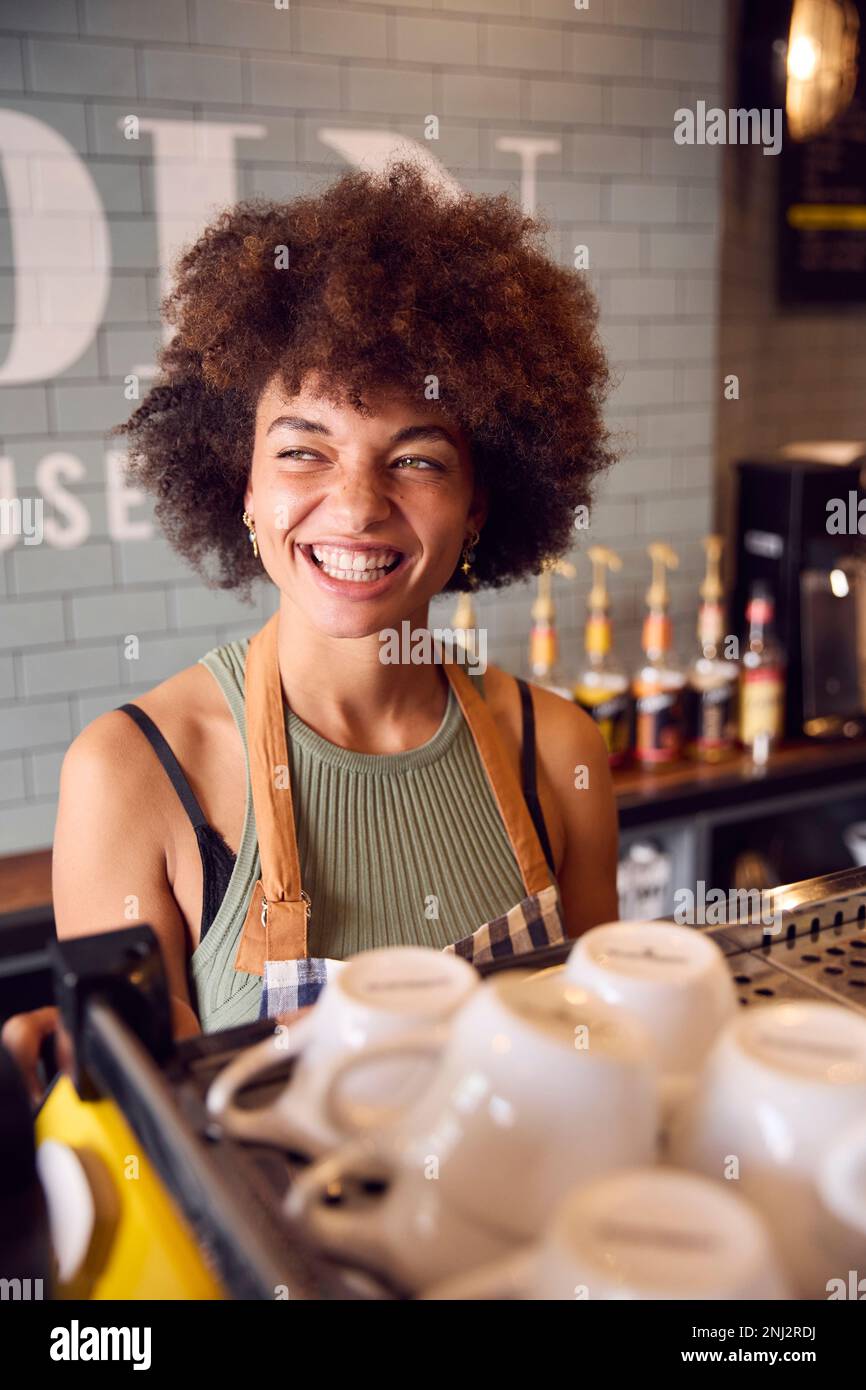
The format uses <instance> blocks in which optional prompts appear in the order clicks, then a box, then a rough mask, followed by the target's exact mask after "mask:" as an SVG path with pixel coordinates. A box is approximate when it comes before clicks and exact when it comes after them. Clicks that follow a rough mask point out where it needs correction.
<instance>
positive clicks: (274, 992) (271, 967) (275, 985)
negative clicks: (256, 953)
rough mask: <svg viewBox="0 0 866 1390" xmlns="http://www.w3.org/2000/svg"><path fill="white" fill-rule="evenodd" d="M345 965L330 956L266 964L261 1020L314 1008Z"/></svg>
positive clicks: (263, 978) (343, 962)
mask: <svg viewBox="0 0 866 1390" xmlns="http://www.w3.org/2000/svg"><path fill="white" fill-rule="evenodd" d="M344 965H345V961H342V960H330V959H329V958H328V957H327V956H305V957H302V958H301V959H300V960H266V961H265V973H264V975H263V976H262V1002H261V1006H260V1008H259V1018H273V1017H275V1015H276V1014H287V1013H291V1012H292V1011H293V1010H294V1009H303V1008H306V1006H307V1005H308V1004H315V1002H316V1000H317V999H318V997H319V995H320V994H321V992H322V990H323V989H324V988H325V985H326V984H327V983H328V981H329V980H331V979H333V977H334V975H335V974H336V973H337V971H338V970H342V968H343V966H344Z"/></svg>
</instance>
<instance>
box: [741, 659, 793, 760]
mask: <svg viewBox="0 0 866 1390" xmlns="http://www.w3.org/2000/svg"><path fill="white" fill-rule="evenodd" d="M784 714H785V680H784V673H783V672H782V671H781V670H779V668H778V667H775V666H762V667H759V668H758V670H757V671H744V672H743V684H742V691H741V695H740V741H741V742H742V743H745V744H746V745H747V746H750V745H751V744H752V743H754V741H755V739H756V738H757V737H758V736H759V735H761V734H769V735H770V737H771V738H781V736H782V731H783V728H784Z"/></svg>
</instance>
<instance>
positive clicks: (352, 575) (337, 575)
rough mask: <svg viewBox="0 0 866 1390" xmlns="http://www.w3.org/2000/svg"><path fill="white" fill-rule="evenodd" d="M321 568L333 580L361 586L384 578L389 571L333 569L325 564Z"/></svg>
mask: <svg viewBox="0 0 866 1390" xmlns="http://www.w3.org/2000/svg"><path fill="white" fill-rule="evenodd" d="M321 568H322V570H323V571H324V573H325V574H329V575H330V576H331V578H332V579H342V580H348V582H349V583H350V584H351V583H355V584H358V583H360V584H369V582H370V580H371V579H381V578H382V576H383V574H386V573H387V570H385V569H375V570H344V569H332V568H331V566H330V565H326V564H325V563H324V562H322V565H321Z"/></svg>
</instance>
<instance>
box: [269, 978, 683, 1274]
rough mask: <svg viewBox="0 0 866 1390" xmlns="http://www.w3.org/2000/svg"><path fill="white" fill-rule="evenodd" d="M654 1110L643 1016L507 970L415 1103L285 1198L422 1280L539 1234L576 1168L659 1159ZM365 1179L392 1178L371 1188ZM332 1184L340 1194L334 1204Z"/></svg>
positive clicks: (318, 1230)
mask: <svg viewBox="0 0 866 1390" xmlns="http://www.w3.org/2000/svg"><path fill="white" fill-rule="evenodd" d="M410 1045H417V1046H418V1047H419V1048H422V1047H423V1046H424V1038H423V1036H419V1037H418V1038H417V1039H416V1040H415V1043H414V1044H411V1043H410ZM657 1124H658V1079H657V1074H656V1069H655V1065H654V1062H653V1060H652V1057H651V1052H650V1047H649V1040H648V1038H647V1036H646V1033H645V1031H644V1029H643V1028H642V1026H641V1025H640V1023H638V1022H637V1020H635V1019H633V1018H631V1017H630V1016H629V1015H627V1014H625V1013H624V1012H623V1011H622V1010H619V1009H615V1008H613V1007H612V1006H611V1005H609V1004H606V1003H605V1002H604V1001H603V1000H601V999H598V998H597V997H595V996H594V995H591V994H589V993H588V992H587V991H586V990H584V989H582V988H580V987H579V986H577V985H573V984H570V983H569V982H568V981H566V980H564V979H563V978H562V976H550V975H548V976H536V977H535V978H533V977H532V976H531V974H530V973H529V972H527V971H516V970H515V971H507V972H503V973H502V974H499V975H495V976H493V977H492V978H491V979H490V980H488V981H485V982H484V983H483V984H482V985H481V987H480V988H479V989H478V990H476V992H475V994H474V995H473V997H472V998H471V999H470V1000H469V1002H468V1004H466V1006H465V1007H464V1008H463V1009H462V1010H461V1012H460V1014H459V1015H458V1017H457V1018H456V1019H455V1021H454V1024H453V1027H452V1029H451V1035H450V1037H449V1039H448V1042H447V1044H446V1047H445V1050H444V1052H443V1053H442V1056H441V1059H440V1061H439V1064H438V1067H437V1071H436V1074H435V1076H434V1078H433V1081H432V1083H431V1084H430V1085H429V1086H428V1087H427V1089H426V1091H425V1092H424V1095H423V1096H422V1097H421V1099H420V1100H419V1101H418V1103H417V1105H415V1106H414V1107H413V1108H412V1110H411V1111H408V1112H407V1113H406V1114H405V1115H404V1116H403V1118H402V1120H401V1121H400V1122H399V1123H398V1124H397V1125H396V1126H394V1127H393V1128H392V1129H391V1130H390V1131H389V1132H387V1133H382V1132H379V1133H378V1134H376V1135H370V1136H369V1137H368V1138H366V1139H364V1140H361V1141H359V1142H356V1143H355V1144H354V1145H351V1146H349V1147H347V1148H345V1149H343V1150H338V1151H336V1152H334V1153H332V1154H331V1155H330V1157H328V1158H325V1159H323V1160H321V1161H320V1162H319V1163H317V1164H314V1165H313V1167H312V1168H309V1169H308V1170H307V1171H306V1172H304V1173H302V1174H301V1175H300V1176H299V1178H298V1179H297V1180H296V1181H295V1183H294V1184H293V1186H292V1187H291V1189H290V1190H289V1193H288V1196H287V1200H286V1211H287V1214H288V1215H289V1217H290V1218H292V1219H293V1220H294V1222H295V1223H297V1224H298V1225H299V1226H300V1228H301V1229H302V1231H304V1232H305V1234H306V1235H307V1237H308V1238H310V1239H312V1241H313V1242H314V1243H317V1244H318V1245H319V1246H320V1247H321V1248H323V1249H325V1250H326V1251H328V1252H330V1253H331V1254H333V1255H336V1256H338V1257H342V1258H343V1259H344V1261H346V1262H348V1263H350V1264H360V1265H362V1266H365V1267H366V1268H368V1269H372V1270H374V1271H377V1272H379V1273H381V1274H384V1275H385V1276H387V1277H389V1278H390V1279H391V1280H392V1281H393V1282H394V1283H396V1284H398V1285H400V1286H401V1287H402V1288H403V1289H405V1290H407V1291H409V1290H411V1291H417V1290H418V1289H421V1288H424V1287H425V1286H426V1285H428V1284H430V1283H432V1282H434V1281H435V1280H439V1279H443V1278H447V1277H449V1276H450V1275H452V1274H454V1273H456V1272H457V1271H459V1270H465V1269H468V1268H472V1267H473V1266H474V1265H478V1264H481V1263H483V1262H484V1261H486V1260H489V1259H494V1258H498V1257H500V1256H501V1255H503V1254H505V1253H506V1252H507V1251H509V1250H511V1249H513V1248H514V1246H515V1245H518V1244H520V1243H524V1242H526V1241H527V1240H528V1239H530V1238H531V1237H534V1236H535V1235H536V1233H537V1232H538V1230H539V1229H540V1228H541V1226H542V1225H543V1223H544V1222H545V1221H546V1220H547V1218H548V1217H549V1215H550V1213H551V1211H552V1210H553V1208H554V1207H555V1205H556V1204H557V1202H558V1201H559V1200H560V1199H561V1198H562V1196H563V1194H564V1193H565V1192H566V1191H568V1189H569V1188H570V1187H571V1186H573V1185H574V1183H575V1182H578V1181H581V1180H584V1179H586V1178H589V1177H592V1176H594V1175H595V1174H597V1173H601V1172H604V1171H605V1170H607V1169H609V1168H616V1167H622V1166H632V1165H635V1164H641V1165H643V1164H646V1163H651V1162H654V1161H655V1158H656V1138H655V1136H656V1132H657ZM365 1179H366V1180H384V1182H385V1183H387V1188H386V1190H385V1191H384V1193H382V1192H380V1193H378V1194H377V1195H375V1196H370V1195H369V1194H366V1195H365V1194H364V1193H363V1191H361V1192H358V1191H357V1190H356V1185H357V1184H361V1185H363V1183H364V1180H365ZM353 1180H354V1184H353ZM335 1185H339V1186H340V1187H341V1188H342V1190H343V1193H344V1200H343V1202H342V1204H341V1205H339V1206H338V1205H333V1204H330V1205H327V1204H326V1203H325V1201H324V1200H323V1199H325V1198H326V1197H327V1196H330V1194H332V1193H333V1192H334V1190H335Z"/></svg>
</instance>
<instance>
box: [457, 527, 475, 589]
mask: <svg viewBox="0 0 866 1390" xmlns="http://www.w3.org/2000/svg"><path fill="white" fill-rule="evenodd" d="M478 540H479V533H478V532H477V531H473V532H472V534H471V535H470V536H467V538H466V540H465V541H464V543H463V563H462V564H461V566H460V568H461V570H462V571H463V573H464V574H465V576H466V581H467V583H468V584H470V585H473V584H474V583H475V576H474V575H473V574H472V562H473V560H474V559H475V547H476V545H477V544H478Z"/></svg>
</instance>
